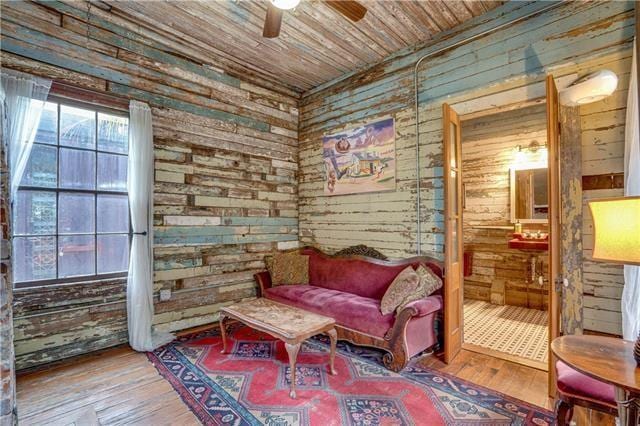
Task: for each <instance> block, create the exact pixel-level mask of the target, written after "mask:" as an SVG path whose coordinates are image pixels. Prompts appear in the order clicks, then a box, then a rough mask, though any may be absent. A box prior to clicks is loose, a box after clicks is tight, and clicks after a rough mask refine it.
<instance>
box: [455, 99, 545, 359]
mask: <svg viewBox="0 0 640 426" xmlns="http://www.w3.org/2000/svg"><path fill="white" fill-rule="evenodd" d="M547 154H548V151H547V126H546V105H545V104H544V103H541V104H536V105H530V106H524V107H521V108H516V109H512V110H509V111H501V112H489V113H487V114H483V115H476V116H474V117H472V118H469V119H464V118H463V119H462V120H461V175H462V192H463V193H462V217H463V220H462V224H463V227H462V235H463V282H462V288H463V324H464V327H463V348H464V349H468V350H471V351H474V352H481V353H485V354H488V355H492V356H495V357H498V358H502V359H507V360H509V361H513V362H517V363H520V364H524V365H527V366H530V367H535V368H538V369H542V370H545V371H546V370H547V368H548V367H547V358H548V340H549V339H548V324H549V319H548V309H549V300H548V298H549V295H548V293H549V280H548V278H547V277H548V272H549V255H548V235H549V225H548V210H549V204H548V194H547V186H548V185H547V184H548V169H547V162H548V158H547ZM515 228H519V229H515ZM514 240H515V241H514Z"/></svg>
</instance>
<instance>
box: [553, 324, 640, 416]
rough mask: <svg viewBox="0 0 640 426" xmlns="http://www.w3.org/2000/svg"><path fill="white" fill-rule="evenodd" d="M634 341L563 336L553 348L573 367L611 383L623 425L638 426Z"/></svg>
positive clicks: (639, 371) (639, 390) (639, 383)
mask: <svg viewBox="0 0 640 426" xmlns="http://www.w3.org/2000/svg"><path fill="white" fill-rule="evenodd" d="M633 345H634V342H630V341H628V340H622V339H616V338H613V337H604V336H562V337H558V338H557V339H555V340H554V341H553V342H551V351H552V352H553V354H554V355H555V356H556V357H557V358H558V359H559V360H561V361H562V362H564V363H565V364H567V365H568V366H570V367H571V368H573V369H575V370H577V371H579V372H581V373H583V374H586V375H587V376H589V377H592V378H594V379H596V380H600V381H602V382H605V383H609V384H612V385H613V386H614V387H615V390H616V402H617V404H618V415H619V416H620V424H621V425H627V426H637V425H638V421H639V417H638V414H639V413H640V368H639V367H638V365H637V364H636V361H635V359H634V358H633Z"/></svg>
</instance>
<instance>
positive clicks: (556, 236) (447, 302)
mask: <svg viewBox="0 0 640 426" xmlns="http://www.w3.org/2000/svg"><path fill="white" fill-rule="evenodd" d="M566 79H567V77H564V78H562V79H561V80H562V81H561V83H560V84H561V87H562V86H565V84H566V83H565V81H564V80H566ZM541 83H543V84H544V89H545V98H546V99H545V100H544V101H545V103H546V104H547V147H548V148H547V149H548V154H549V155H548V165H547V175H548V186H549V188H548V189H549V191H548V193H549V225H548V226H549V243H550V244H549V246H550V247H549V251H548V256H549V271H548V273H547V280H548V284H549V286H548V298H549V306H548V309H549V342H548V343H549V344H551V341H552V340H553V339H554V338H555V337H557V336H558V335H559V334H560V295H559V291H558V289H557V288H556V282H558V279H561V269H559V268H560V267H561V264H560V262H559V256H560V250H561V245H560V237H561V233H560V230H561V228H560V227H561V223H560V204H559V200H560V198H559V197H560V192H561V188H560V165H559V150H560V146H559V105H558V90H557V88H556V85H555V82H554V78H553V76H552V75H548V76H547V77H546V79H545V80H544V81H543V82H541ZM537 84H540V83H537ZM549 99H551V102H549ZM538 101H539V99H538ZM528 102H530V103H536V100H529V101H528ZM471 104H473V100H471V101H467V102H463V103H462V105H461V106H463V108H462V109H463V110H465V107H468V105H471ZM550 105H551V106H550ZM456 106H457V105H456ZM523 106H526V105H523ZM448 110H449V111H452V112H453V113H454V114H455V116H456V118H457V119H458V120H460V117H458V115H457V114H456V113H455V110H454V109H453V108H452V107H451V106H449V105H447V104H446V103H444V104H443V148H444V167H443V180H444V183H445V203H444V204H445V207H444V218H445V250H444V252H445V290H446V288H447V287H446V286H447V276H448V275H449V273H448V271H447V270H446V265H448V264H449V263H450V262H451V250H449V249H448V246H449V245H450V244H447V243H448V242H449V241H448V240H449V238H448V235H449V233H448V232H447V224H448V222H449V221H448V218H449V205H448V200H449V198H448V195H449V194H448V191H447V181H448V175H447V171H448V170H449V167H448V162H449V151H450V149H449V147H448V146H449V144H448V143H447V141H448V136H449V133H450V132H449V129H448V128H447V127H448V126H445V123H449V122H450V118H449V117H450V116H449V115H448V114H449V112H448ZM481 111H482V110H476V111H468V110H467V111H465V112H466V114H464V115H463V116H462V120H465V119H467V118H473V117H475V116H477V115H479V114H482V113H481ZM550 123H553V124H550ZM458 124H459V122H458ZM458 129H459V127H458ZM459 143H460V147H459V148H460V149H459V151H458V154H459V155H461V149H462V147H461V140H459ZM552 167H553V170H554V173H553V177H552ZM459 170H460V176H462V175H463V173H464V170H463V169H462V163H461V162H460V163H459ZM461 186H462V180H461V179H460V187H461ZM460 189H461V188H460ZM458 195H462V194H461V193H460V192H459V194H458ZM552 197H555V198H554V201H553V202H552ZM462 215H463V212H462V210H461V211H460V218H461V221H460V222H461V223H462ZM459 236H460V238H459V239H458V242H459V244H458V245H459V248H460V247H463V245H464V242H463V238H462V236H463V234H462V232H461V233H460V234H459ZM552 256H554V257H556V259H554V260H552ZM552 265H553V266H552ZM460 272H462V268H461V269H460ZM463 286H464V281H461V287H460V289H461V294H462V298H463V297H464V296H463V292H464V287H463ZM560 291H561V290H560ZM451 303H452V300H451V299H450V298H447V297H446V292H445V299H444V313H445V327H444V329H445V335H444V338H445V344H444V347H445V354H444V361H445V363H449V362H451V361H453V359H455V355H457V353H456V352H455V351H451V350H450V349H451V346H449V345H448V344H447V337H448V333H447V330H448V328H447V312H450V313H451V312H452V306H451ZM458 321H460V324H461V327H460V329H461V333H462V334H461V336H460V338H461V340H462V342H463V341H464V333H463V332H462V330H464V312H463V311H462V309H460V310H459V318H458ZM455 346H456V342H453V347H455ZM448 348H449V350H448ZM548 377H549V395H554V394H555V369H554V362H553V356H552V354H551V351H549V358H548Z"/></svg>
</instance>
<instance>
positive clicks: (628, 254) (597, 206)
mask: <svg viewBox="0 0 640 426" xmlns="http://www.w3.org/2000/svg"><path fill="white" fill-rule="evenodd" d="M589 208H590V209H591V215H592V216H593V236H594V241H593V260H603V261H607V262H612V263H622V264H625V265H640V197H617V198H603V199H601V200H593V201H590V202H589ZM633 355H634V357H635V359H636V362H637V363H638V364H640V336H638V337H637V339H636V344H635V347H634V351H633Z"/></svg>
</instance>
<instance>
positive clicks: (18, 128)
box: [0, 68, 51, 200]
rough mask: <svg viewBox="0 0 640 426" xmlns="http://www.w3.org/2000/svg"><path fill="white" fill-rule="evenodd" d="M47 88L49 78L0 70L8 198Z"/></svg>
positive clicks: (24, 161)
mask: <svg viewBox="0 0 640 426" xmlns="http://www.w3.org/2000/svg"><path fill="white" fill-rule="evenodd" d="M50 88H51V80H47V79H44V78H39V77H34V76H32V75H29V74H25V73H21V72H18V71H13V70H8V69H4V68H3V69H2V92H3V93H2V94H0V98H4V106H5V117H3V120H4V123H3V125H4V130H5V135H4V136H5V143H6V144H7V153H8V155H9V164H8V166H9V176H10V179H11V184H10V186H11V189H10V193H9V199H10V200H13V199H15V195H16V192H17V190H18V185H19V184H20V181H21V180H22V175H23V174H24V171H25V169H26V167H27V161H28V160H29V155H30V154H31V148H32V147H33V139H34V138H35V137H36V130H37V129H38V123H39V122H40V115H41V114H42V110H43V109H44V104H45V101H46V100H47V96H48V95H49V89H50Z"/></svg>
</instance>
